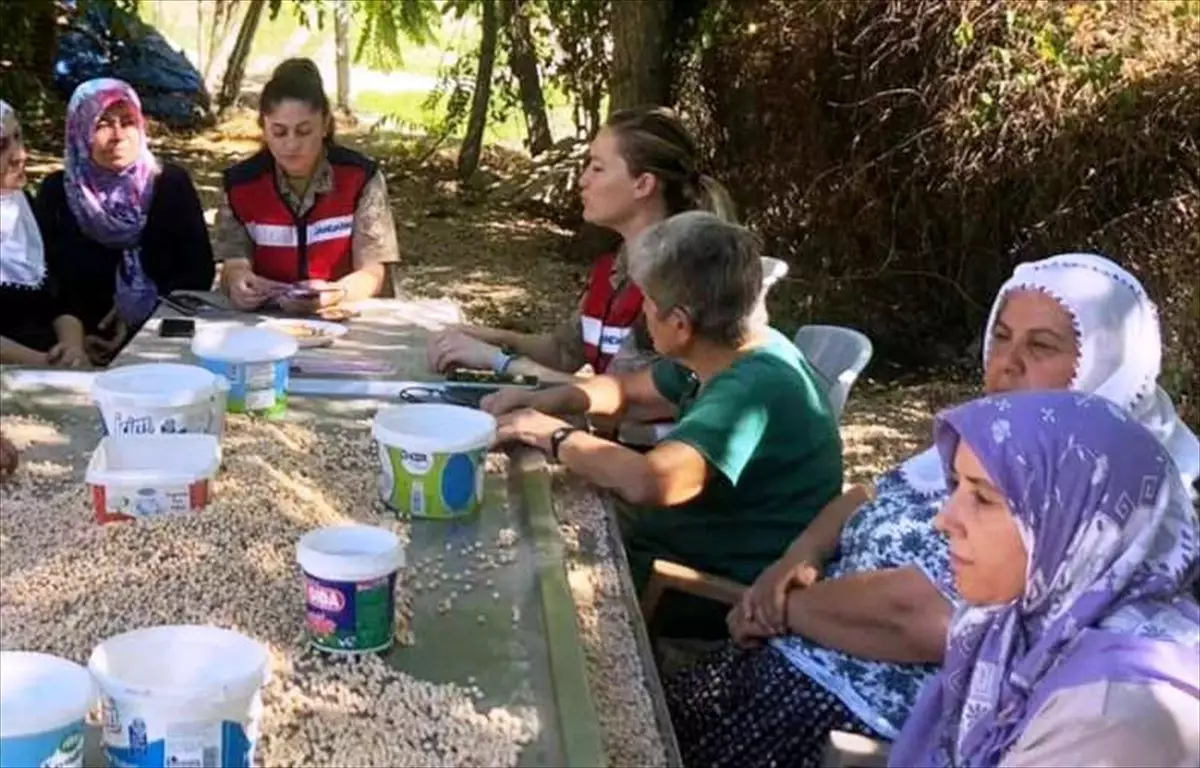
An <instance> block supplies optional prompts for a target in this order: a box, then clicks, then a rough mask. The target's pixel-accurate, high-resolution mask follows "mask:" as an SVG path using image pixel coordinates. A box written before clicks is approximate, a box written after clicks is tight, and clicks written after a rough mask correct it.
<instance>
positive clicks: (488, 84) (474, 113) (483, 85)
mask: <svg viewBox="0 0 1200 768" xmlns="http://www.w3.org/2000/svg"><path fill="white" fill-rule="evenodd" d="M481 4H482V5H483V39H482V40H481V41H480V44H479V71H478V72H477V73H476V75H475V92H474V93H473V94H471V115H470V117H469V118H468V120H467V133H466V136H464V137H463V143H462V148H461V149H460V150H459V151H458V178H459V180H461V181H464V182H465V181H467V180H468V179H470V178H471V176H473V175H474V174H475V170H476V169H477V168H478V167H479V156H480V155H481V154H482V152H483V131H484V128H486V127H487V118H488V101H489V100H490V98H491V95H492V69H493V68H494V67H495V64H496V37H497V33H498V32H499V22H498V20H497V18H496V0H482V2H481Z"/></svg>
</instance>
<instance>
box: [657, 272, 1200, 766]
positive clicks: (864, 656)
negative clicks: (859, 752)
mask: <svg viewBox="0 0 1200 768" xmlns="http://www.w3.org/2000/svg"><path fill="white" fill-rule="evenodd" d="M1161 355H1162V350H1161V341H1160V332H1159V327H1158V315H1157V312H1156V310H1155V308H1154V304H1153V303H1152V302H1151V301H1150V300H1149V298H1148V297H1147V296H1146V293H1145V291H1144V290H1143V289H1142V286H1141V285H1140V284H1139V283H1138V281H1137V280H1136V279H1135V278H1134V277H1133V276H1132V275H1130V274H1129V273H1128V272H1126V271H1125V270H1123V269H1121V268H1120V267H1118V266H1117V265H1116V264H1114V263H1112V262H1111V261H1109V260H1108V259H1104V258H1102V257H1099V256H1092V255H1087V254H1067V255H1062V256H1055V257H1053V258H1049V259H1044V260H1042V261H1038V262H1033V263H1030V264H1022V265H1020V266H1019V267H1017V269H1016V271H1015V272H1014V273H1013V276H1012V278H1010V279H1009V280H1008V281H1007V282H1006V283H1005V284H1004V285H1003V286H1002V287H1001V288H1000V291H999V293H998V294H997V296H996V300H995V303H994V305H993V307H992V312H991V316H990V318H989V322H988V326H987V331H986V336H985V345H984V361H983V362H984V384H985V388H986V390H987V391H988V392H989V393H1001V392H1012V391H1019V390H1032V389H1072V390H1076V391H1081V392H1100V393H1102V394H1104V395H1105V396H1106V397H1107V398H1108V399H1110V400H1112V401H1114V402H1116V403H1117V404H1118V405H1120V406H1121V407H1122V408H1124V409H1125V410H1126V411H1128V412H1129V413H1130V414H1132V415H1133V416H1134V417H1135V418H1136V419H1137V420H1138V421H1139V422H1141V423H1142V424H1143V425H1144V426H1146V427H1147V429H1149V430H1150V431H1151V432H1152V433H1153V434H1154V435H1155V436H1156V437H1157V438H1158V439H1159V440H1160V442H1161V443H1162V444H1163V446H1164V447H1165V448H1166V449H1167V450H1168V451H1169V452H1170V454H1171V455H1172V457H1173V458H1174V460H1175V465H1176V468H1177V470H1178V471H1179V474H1180V475H1181V478H1182V479H1183V481H1184V482H1185V483H1188V484H1190V483H1191V482H1192V481H1193V480H1194V478H1195V476H1196V472H1197V469H1196V468H1197V465H1198V464H1200V459H1198V458H1197V452H1198V448H1197V443H1196V437H1195V435H1194V434H1192V432H1191V431H1190V430H1188V428H1187V427H1186V426H1185V425H1184V424H1183V423H1182V422H1180V420H1179V418H1178V417H1177V416H1176V415H1175V411H1174V409H1173V408H1172V407H1171V402H1170V399H1169V398H1168V397H1167V396H1166V395H1165V394H1164V393H1162V391H1161V390H1159V389H1158V387H1157V384H1156V381H1157V379H1158V375H1159V371H1160V364H1161ZM948 495H949V489H948V488H947V486H946V479H945V475H944V473H943V471H942V467H941V464H940V460H939V459H938V458H937V453H936V449H931V451H926V452H925V453H922V454H919V455H917V456H916V457H914V458H912V459H910V460H909V461H907V462H905V463H903V464H901V465H900V466H899V467H896V468H894V469H892V470H891V471H889V472H887V473H885V474H884V475H883V476H882V477H880V478H879V480H878V481H877V482H876V484H875V487H874V489H873V494H872V497H871V498H870V500H869V501H865V502H864V501H863V499H864V498H866V497H867V496H868V492H866V491H865V489H863V488H861V487H860V488H856V489H853V490H851V491H849V492H847V493H846V494H843V495H842V496H841V497H839V498H837V499H835V500H834V501H832V502H830V503H829V504H828V505H827V506H826V507H825V509H824V510H822V512H821V513H820V514H819V515H818V516H817V518H816V520H814V521H813V522H812V524H810V525H809V527H808V528H807V529H806V530H805V532H804V533H803V534H801V535H800V536H799V537H798V538H797V539H796V540H795V542H794V543H793V544H792V546H791V548H790V549H789V550H788V552H787V553H786V554H785V555H784V556H783V557H782V558H780V559H779V560H778V561H776V562H775V563H774V564H773V565H771V566H770V567H769V568H768V569H767V570H766V571H764V572H763V574H762V575H761V576H760V577H759V578H758V579H757V580H756V581H755V583H754V585H753V586H752V587H751V588H750V589H747V590H746V592H745V593H744V595H743V599H742V601H741V603H740V604H739V605H738V606H736V607H735V609H734V610H733V611H732V612H731V613H730V616H729V621H728V623H729V626H730V633H731V635H732V637H733V639H734V641H735V643H736V644H737V645H740V646H743V647H742V648H738V647H733V646H730V647H727V648H726V649H724V650H722V651H719V652H717V653H715V654H713V655H711V656H709V657H706V658H704V659H701V660H700V661H699V662H698V663H696V664H694V665H693V666H692V667H690V668H688V669H685V670H683V671H682V672H681V673H679V674H678V675H675V676H673V677H671V678H669V679H667V680H666V681H665V688H666V695H667V701H668V704H669V705H670V707H671V710H672V717H673V719H674V721H675V728H676V732H677V733H678V735H679V741H680V745H681V748H682V749H683V752H684V760H685V762H687V763H689V764H694V765H742V764H746V763H747V761H748V762H749V763H754V762H763V763H769V762H771V761H772V760H775V761H777V762H779V763H780V764H793V765H802V766H803V765H812V766H815V765H819V764H820V761H821V754H822V750H823V748H824V745H825V742H826V741H827V737H828V734H829V732H830V731H831V730H843V731H854V732H858V733H863V734H866V735H870V736H875V737H882V738H884V739H893V738H895V737H896V735H897V734H898V733H899V730H900V728H901V726H902V725H903V723H904V721H905V720H906V719H907V717H908V714H909V712H910V711H911V709H912V707H913V704H914V703H915V702H916V698H917V695H918V693H919V691H920V689H921V686H922V685H923V684H924V683H925V682H926V681H927V680H929V679H930V678H931V677H932V676H933V674H934V673H935V672H936V670H937V666H936V665H938V664H940V663H941V662H942V659H943V656H944V653H945V648H946V628H947V627H948V625H949V622H950V619H951V617H952V615H953V609H954V605H955V604H956V602H957V600H958V596H957V593H956V591H955V589H954V583H953V574H952V572H951V570H950V556H949V552H948V551H947V548H946V542H945V539H944V537H942V536H941V535H939V534H938V533H937V531H936V530H934V527H933V519H934V516H935V515H936V514H937V513H938V511H939V510H940V508H941V505H942V502H943V501H945V499H946V497H947V496H948ZM764 641H766V646H765V647H761V646H762V645H763V642H764Z"/></svg>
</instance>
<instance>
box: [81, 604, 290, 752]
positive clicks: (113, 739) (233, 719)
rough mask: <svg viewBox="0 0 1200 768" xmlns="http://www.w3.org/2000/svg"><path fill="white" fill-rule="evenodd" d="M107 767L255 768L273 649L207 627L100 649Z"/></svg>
mask: <svg viewBox="0 0 1200 768" xmlns="http://www.w3.org/2000/svg"><path fill="white" fill-rule="evenodd" d="M88 668H89V669H90V670H91V671H92V674H93V675H95V676H96V680H97V681H98V682H99V684H100V692H101V694H102V698H101V701H102V703H103V713H104V715H103V717H104V722H103V726H102V728H103V735H104V749H105V752H106V753H107V755H108V762H109V765H122V766H137V768H170V767H173V766H181V765H202V766H209V765H219V766H222V768H250V766H251V765H253V764H254V750H255V747H256V746H257V743H258V735H259V732H260V728H261V722H260V721H261V719H262V708H263V707H262V687H263V686H264V685H265V684H266V682H267V679H268V676H269V674H270V670H269V657H268V655H267V649H266V648H265V647H264V646H263V645H262V643H259V642H257V641H255V640H252V639H250V638H248V637H246V636H244V635H241V634H239V633H237V632H233V631H232V630H228V629H220V628H218V627H206V626H186V625H184V626H162V627H148V628H145V629H135V630H133V631H132V632H126V633H124V634H121V635H117V636H116V637H111V638H109V639H108V640H105V641H104V642H103V643H101V644H100V645H98V646H96V648H95V650H93V651H92V656H91V658H90V659H89V660H88Z"/></svg>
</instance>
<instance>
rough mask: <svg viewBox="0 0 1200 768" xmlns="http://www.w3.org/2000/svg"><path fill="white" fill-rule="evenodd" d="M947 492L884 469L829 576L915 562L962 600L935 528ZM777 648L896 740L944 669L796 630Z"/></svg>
mask: <svg viewBox="0 0 1200 768" xmlns="http://www.w3.org/2000/svg"><path fill="white" fill-rule="evenodd" d="M947 495H948V493H947V492H946V491H944V490H941V491H930V492H921V491H917V490H916V489H915V488H913V486H912V485H911V484H910V483H909V482H908V480H907V479H906V478H905V476H904V474H903V473H902V472H901V470H900V468H896V469H893V470H891V471H890V472H888V473H887V474H885V475H883V477H881V478H880V480H879V482H878V483H877V484H876V494H875V498H874V499H873V500H872V501H870V502H868V503H867V504H865V505H863V506H862V507H861V508H860V509H859V510H858V511H857V512H855V513H854V514H853V515H852V516H851V517H850V519H849V520H848V521H847V522H846V526H845V528H843V529H842V537H841V541H840V546H839V549H838V554H837V556H836V557H835V558H834V559H833V560H831V561H830V562H829V563H828V564H827V566H826V568H825V577H824V578H826V579H836V578H838V577H839V576H847V575H850V574H856V573H866V572H869V571H878V570H882V569H885V568H900V567H904V566H916V567H918V568H920V569H921V570H922V571H924V572H925V575H926V576H928V577H929V579H930V581H932V582H933V584H934V585H935V586H936V587H937V588H938V589H939V590H940V591H941V592H942V594H944V595H946V597H947V598H948V599H950V600H951V601H954V600H956V599H957V598H956V597H955V595H954V591H953V576H952V574H951V571H950V553H949V550H948V548H947V546H946V539H945V537H944V536H942V535H941V534H940V533H938V532H937V531H936V530H935V529H934V527H933V518H934V516H935V515H936V514H937V512H938V510H939V509H940V508H941V505H942V502H943V501H944V500H945V499H946V497H947ZM771 647H772V648H774V649H775V650H777V651H779V652H780V653H782V654H783V655H784V656H785V657H786V658H787V660H788V661H789V662H791V663H792V665H793V666H795V667H796V668H797V669H799V670H800V671H801V672H803V673H804V674H805V675H807V676H808V677H809V678H811V679H812V680H814V681H815V682H817V683H819V684H820V685H822V686H824V687H825V688H827V689H828V690H829V691H830V692H831V693H833V694H834V695H836V696H837V697H838V698H839V699H841V700H842V702H843V703H844V704H845V705H846V706H847V707H848V708H849V709H850V711H852V712H853V713H854V714H855V715H857V716H858V717H859V718H860V719H861V720H862V721H863V722H864V723H866V724H867V725H869V726H870V727H871V728H873V729H874V730H875V731H876V732H877V733H878V734H879V735H880V736H882V737H883V738H885V739H894V738H896V736H897V735H898V734H899V732H900V727H901V726H902V725H903V724H904V721H905V719H906V718H907V717H908V713H909V712H910V711H911V710H912V707H913V704H915V703H916V700H917V693H918V692H919V691H920V690H921V686H922V685H923V684H924V683H925V681H926V680H928V679H929V678H930V677H932V676H933V674H934V673H935V672H936V671H937V667H936V666H935V665H931V664H893V663H890V662H882V661H867V660H865V659H860V658H856V657H853V656H848V655H846V654H844V653H842V652H841V651H835V650H832V649H829V648H824V647H822V646H819V645H817V644H815V643H812V642H809V641H808V640H805V639H803V638H800V637H795V636H790V637H781V638H775V639H773V640H772V641H771Z"/></svg>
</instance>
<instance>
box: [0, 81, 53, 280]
mask: <svg viewBox="0 0 1200 768" xmlns="http://www.w3.org/2000/svg"><path fill="white" fill-rule="evenodd" d="M16 127H17V113H16V111H15V110H14V109H13V108H12V107H11V106H9V104H8V102H7V101H3V100H0V138H4V139H9V138H12V135H13V133H15V130H16ZM4 171H5V169H4V168H0V173H3V172H4ZM45 280H46V249H45V246H44V245H43V243H42V232H41V230H40V229H39V228H38V223H37V218H36V217H35V216H34V215H33V209H32V208H31V207H30V205H29V199H28V198H27V197H26V196H25V192H24V190H20V189H6V190H2V191H0V285H5V286H10V285H11V286H21V287H24V288H31V289H36V288H40V287H41V286H42V283H44V282H45Z"/></svg>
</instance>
